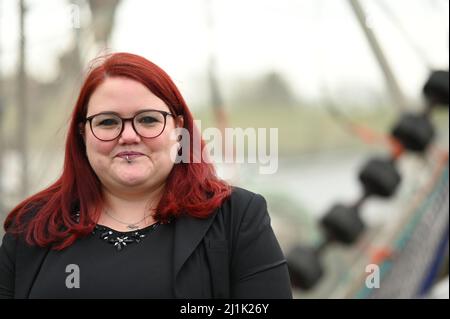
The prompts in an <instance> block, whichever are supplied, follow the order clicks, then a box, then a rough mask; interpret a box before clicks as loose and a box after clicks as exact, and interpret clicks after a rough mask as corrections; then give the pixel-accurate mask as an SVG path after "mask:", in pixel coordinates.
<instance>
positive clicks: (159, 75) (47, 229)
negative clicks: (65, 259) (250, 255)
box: [4, 53, 231, 249]
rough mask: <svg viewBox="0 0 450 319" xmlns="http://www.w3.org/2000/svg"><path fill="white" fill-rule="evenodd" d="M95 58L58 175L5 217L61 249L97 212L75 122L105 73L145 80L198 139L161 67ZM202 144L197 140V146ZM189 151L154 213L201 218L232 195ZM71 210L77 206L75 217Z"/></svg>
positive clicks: (32, 238) (33, 240) (132, 58)
mask: <svg viewBox="0 0 450 319" xmlns="http://www.w3.org/2000/svg"><path fill="white" fill-rule="evenodd" d="M95 61H96V62H99V61H100V64H98V65H96V66H92V68H91V69H90V71H89V73H88V75H87V78H86V80H85V81H84V84H83V86H82V87H81V90H80V94H79V96H78V100H77V102H76V104H75V108H74V110H73V113H72V116H71V120H70V126H69V132H68V135H67V140H66V149H65V159H64V167H63V172H62V174H61V176H60V177H59V179H58V180H57V181H56V182H55V183H54V184H53V185H51V186H50V187H48V188H46V189H44V190H42V191H40V192H39V193H37V194H35V195H33V196H31V197H29V198H27V199H25V200H24V201H23V202H21V203H20V204H19V205H17V206H16V207H15V208H14V209H13V210H12V211H11V212H10V213H9V215H8V217H7V218H6V220H5V224H4V227H5V230H6V231H11V232H13V233H16V234H17V233H23V234H25V239H26V241H27V243H28V244H30V245H38V246H41V247H46V246H52V248H53V249H64V248H66V247H68V246H70V245H71V244H72V243H73V242H74V241H75V240H76V239H77V238H79V237H81V236H84V235H87V234H89V233H91V232H92V230H93V228H94V227H95V223H96V221H97V220H98V217H99V216H100V214H101V211H102V207H103V204H104V202H103V198H102V192H101V183H100V181H99V179H98V178H97V176H96V174H95V173H94V171H93V170H92V168H91V166H90V164H89V162H88V159H87V156H86V149H85V145H84V142H83V138H82V135H81V134H80V128H79V125H80V123H84V121H85V117H86V114H87V105H88V102H89V99H90V97H91V95H92V93H93V92H94V91H95V90H96V88H97V87H98V86H99V85H100V84H101V83H102V82H103V81H104V80H105V79H106V78H108V77H126V78H130V79H133V80H135V81H138V82H140V83H142V84H144V85H145V86H146V87H147V88H148V89H149V90H150V91H151V92H152V93H153V94H155V95H156V96H158V97H159V98H160V99H161V100H163V101H164V102H165V103H166V104H167V106H168V107H169V109H170V111H171V112H172V113H174V114H175V115H177V116H178V115H181V116H183V118H184V128H185V129H187V130H188V131H189V133H190V142H191V145H193V139H194V135H196V137H197V138H199V139H200V140H201V138H200V134H199V132H198V130H197V128H196V127H195V126H194V122H193V117H192V114H191V112H190V111H189V109H188V107H187V105H186V102H185V101H184V99H183V97H182V96H181V94H180V92H179V91H178V89H177V87H176V86H175V84H174V83H173V81H172V80H171V78H170V77H169V76H168V75H167V73H166V72H164V71H163V70H162V69H161V68H160V67H158V66H157V65H155V64H153V63H152V62H150V61H148V60H146V59H145V58H143V57H140V56H138V55H134V54H129V53H115V54H111V55H108V56H106V57H103V58H101V59H97V60H95ZM204 147H205V143H204V141H203V140H201V150H203V148H204ZM189 152H190V163H184V162H181V163H177V164H175V165H174V167H173V169H172V171H171V172H170V174H169V176H168V178H167V180H166V186H165V189H164V193H163V195H162V198H161V200H160V202H159V205H158V207H157V210H156V211H157V215H156V216H155V218H156V219H158V220H160V221H167V220H169V219H170V218H172V217H177V216H179V215H181V214H187V215H190V216H192V217H196V218H205V217H207V216H209V215H210V214H211V213H212V212H213V211H214V209H216V208H217V207H219V206H220V205H221V204H222V203H223V201H224V200H225V199H227V198H228V197H229V196H230V193H231V188H230V186H229V185H227V184H226V183H225V182H224V181H222V180H220V179H219V178H218V177H217V176H216V174H215V170H214V167H213V166H212V164H209V163H207V162H205V161H204V159H203V158H200V160H199V159H198V158H197V156H196V155H195V153H194V150H193V147H190V148H189ZM194 157H196V161H194ZM74 210H79V212H80V215H79V218H78V220H77V218H74V213H75V211H74ZM12 226H13V227H12Z"/></svg>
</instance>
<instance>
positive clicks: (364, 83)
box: [0, 0, 449, 298]
mask: <svg viewBox="0 0 450 319" xmlns="http://www.w3.org/2000/svg"><path fill="white" fill-rule="evenodd" d="M117 51H127V52H132V53H136V54H139V55H142V56H144V57H146V58H148V59H149V60H151V61H152V62H154V63H156V64H158V65H159V66H161V67H162V68H163V69H164V70H166V71H167V72H168V74H169V75H170V76H171V77H172V79H173V80H174V82H175V83H176V85H177V86H178V87H179V89H180V90H181V93H182V94H183V96H184V97H185V99H186V101H187V103H188V105H189V107H190V108H191V110H192V111H193V113H194V116H195V117H196V119H199V120H201V121H202V122H201V123H202V129H205V128H208V127H218V128H220V129H223V128H225V127H240V128H244V129H245V128H267V132H268V129H269V128H278V170H277V171H276V173H274V174H270V175H264V174H260V172H259V170H258V164H252V163H247V164H246V163H244V164H236V165H221V164H220V163H219V164H218V166H217V169H218V172H219V174H220V175H221V176H222V177H223V178H224V179H227V180H229V181H230V182H231V183H233V184H235V185H239V186H241V187H244V188H247V189H250V190H252V191H254V192H258V193H260V194H262V195H264V196H265V198H266V200H267V202H268V208H269V212H270V215H271V218H272V225H273V227H274V230H275V232H276V234H277V236H278V239H279V241H280V244H281V246H282V248H283V251H284V252H285V254H286V255H288V256H289V261H290V269H291V274H292V276H293V278H295V279H296V280H294V281H295V283H296V284H295V286H294V287H293V291H294V296H295V297H296V298H416V297H419V298H422V297H425V298H442V297H443V298H448V215H449V212H448V140H449V127H448V125H449V123H448V122H449V117H448V73H447V74H446V76H445V75H444V78H442V74H440V76H441V77H439V76H438V77H437V78H433V79H432V81H431V84H430V85H431V91H432V92H434V91H433V88H436V90H438V88H440V87H442V85H443V86H444V91H445V88H446V92H447V93H446V94H447V102H446V103H445V101H444V102H442V99H441V100H438V101H436V99H432V96H433V95H432V94H428V95H427V94H424V85H425V83H430V82H429V81H430V75H432V71H435V70H443V71H448V68H449V66H448V64H449V1H448V0H392V1H387V0H360V1H357V0H348V1H347V0H246V1H237V0H189V1H185V0H165V1H157V0H151V1H138V0H104V1H101V0H40V1H37V0H0V221H2V222H3V220H4V218H5V217H6V215H7V213H8V212H9V211H10V210H11V209H12V208H13V207H14V206H15V205H17V204H18V203H19V202H20V201H21V200H22V199H24V198H25V197H26V196H28V195H30V194H32V193H34V192H36V191H38V190H41V189H43V188H45V187H47V186H49V185H50V184H51V183H52V182H53V181H55V179H56V178H57V177H58V176H59V174H60V173H61V169H62V161H63V157H64V140H65V134H66V130H67V124H68V121H69V116H70V113H71V111H72V108H73V106H74V104H75V100H76V98H77V94H78V91H79V88H80V85H81V83H82V81H83V78H84V76H85V74H86V72H87V70H88V66H89V61H90V60H92V59H93V58H95V57H96V56H99V55H101V54H105V53H108V52H117ZM427 81H428V82H427ZM442 81H443V82H442ZM445 81H446V83H445ZM442 83H444V84H442ZM437 104H439V105H441V106H442V104H444V107H433V108H432V110H431V107H432V106H434V105H437ZM445 104H446V105H445ZM427 110H428V111H427ZM429 110H431V111H429ZM408 112H413V113H414V114H425V115H424V116H425V117H426V119H427V121H428V122H426V123H429V124H430V123H431V125H432V128H433V134H432V135H433V139H432V140H431V137H430V139H428V140H427V138H426V137H425V140H427V143H426V144H427V147H426V149H421V150H419V151H418V150H417V149H416V150H415V151H413V152H410V150H411V149H410V148H408V147H404V149H403V150H402V151H400V152H399V150H398V148H395V147H394V146H395V144H393V142H392V139H391V138H390V137H391V135H396V137H401V136H403V135H402V133H398V132H399V131H401V132H404V130H403V129H402V128H405V127H409V130H412V131H414V130H416V129H417V130H419V131H420V132H422V133H423V132H425V133H423V134H422V133H418V135H419V139H420V137H424V136H429V134H428V135H427V132H428V133H429V132H430V129H429V127H428V130H427V125H426V123H425V124H424V128H423V126H422V124H423V122H420V123H419V124H417V122H414V121H413V122H408V121H406V124H405V125H403V124H402V125H403V126H402V128H400V129H399V130H395V128H396V127H397V128H398V126H399V125H400V124H401V123H405V122H401V119H402V118H404V115H405V114H407V113H408ZM419 117H420V116H419ZM420 118H422V117H420ZM408 123H409V125H408ZM411 123H413V124H411ZM414 123H415V124H414ZM400 126H401V125H400ZM411 127H412V128H411ZM418 127H422V128H423V129H422V130H421V129H420V128H419V129H418ZM406 131H408V129H406ZM394 132H396V133H394ZM267 134H268V133H267ZM406 134H407V135H408V132H407V133H406ZM413 135H414V134H413ZM267 138H269V137H267ZM400 139H401V138H400ZM393 154H394V155H393ZM400 155H401V156H400ZM374 157H379V158H383V159H392V158H395V167H394V168H395V172H391V174H390V175H389V173H386V174H387V175H388V176H387V177H386V175H385V172H386V170H383V169H381V171H382V172H381V171H379V170H377V167H374V166H373V165H372V166H371V167H369V168H367V166H366V163H367V161H368V160H370V159H372V158H374ZM247 162H249V161H247ZM387 162H388V163H390V164H392V161H389V160H387ZM383 163H384V164H383V165H385V164H386V163H385V162H383ZM383 165H381V166H383ZM369 166H370V165H369ZM375 166H376V165H375ZM385 166H386V165H385ZM385 166H383V167H384V168H385ZM390 167H391V168H392V165H391V166H390ZM365 169H368V170H369V171H370V172H369V173H368V175H369V176H371V177H369V182H367V178H364V177H361V175H364V176H367V174H362V172H364V170H365ZM380 172H381V173H380ZM396 173H397V175H399V176H401V183H397V184H396V183H395V181H394V182H392V183H393V184H395V185H394V186H395V187H394V186H392V185H393V184H392V183H391V184H389V182H386V183H387V184H389V185H391V186H392V187H393V188H395V193H394V192H391V193H390V194H389V195H388V196H369V195H374V193H373V192H372V193H370V194H368V193H367V187H368V186H367V183H369V184H370V183H376V182H377V179H379V178H381V179H383V176H384V177H385V179H384V181H386V180H388V181H389V180H392V178H393V177H392V176H394V180H395V176H396ZM374 176H375V177H374ZM380 176H381V177H380ZM390 178H391V179H390ZM373 179H375V181H374V180H373ZM380 183H381V184H382V185H385V184H386V183H384V182H383V181H381V182H380ZM383 183H384V184H383ZM386 187H388V188H389V186H386ZM369 188H370V187H369ZM375 193H376V192H375ZM375 195H376V194H375ZM363 203H364V205H362V204H363ZM335 204H342V205H344V206H345V205H347V206H346V207H347V208H348V207H353V208H355V209H356V210H357V212H356V214H354V215H352V216H353V217H352V218H350V221H348V220H349V218H346V217H342V214H341V215H340V214H337V215H339V216H340V217H339V216H338V217H333V218H331V226H329V223H328V224H327V223H326V222H325V223H324V220H328V221H329V220H330V219H327V218H326V217H327V216H330V209H332V208H333V207H334V205H335ZM332 210H333V209H332ZM347 210H348V209H347ZM331 215H333V214H331ZM335 215H336V214H335ZM344 215H345V216H347V217H348V216H350V215H351V212H350V213H349V212H348V211H347V212H346V213H344ZM344 220H345V221H344ZM343 224H344V226H342V227H344V230H343V231H344V235H342V236H343V237H345V235H346V234H349V233H351V234H350V235H352V236H353V235H355V236H353V237H352V236H350V237H352V238H351V239H349V240H345V239H342V236H339V235H336V234H335V235H336V236H335V237H336V238H333V240H331V239H330V238H329V237H330V236H329V233H330V229H331V230H333V229H334V230H335V229H336V227H337V226H336V225H343ZM345 225H350V226H349V227H350V230H349V229H348V227H347V228H345V227H346V226H345ZM354 225H360V226H361V227H359V230H358V229H357V230H355V226H354ZM324 226H325V228H324ZM337 228H339V227H337ZM324 229H325V230H324ZM2 232H3V229H2V230H1V231H0V234H2ZM299 247H303V248H299ZM305 247H307V249H306V250H305ZM305 251H306V253H305ZM368 265H375V266H376V267H375V268H373V269H375V270H374V271H372V272H371V271H370V270H368V268H367V267H368ZM369 268H370V267H369ZM373 269H372V270H373ZM368 280H369V281H370V282H368ZM377 282H379V285H378V287H377ZM370 283H372V284H370Z"/></svg>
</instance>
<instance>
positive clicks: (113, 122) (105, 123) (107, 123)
mask: <svg viewBox="0 0 450 319" xmlns="http://www.w3.org/2000/svg"><path fill="white" fill-rule="evenodd" d="M117 124H118V122H117V120H115V119H104V120H102V121H100V122H99V123H98V125H100V126H111V125H117Z"/></svg>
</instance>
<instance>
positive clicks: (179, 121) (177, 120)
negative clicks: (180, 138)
mask: <svg viewBox="0 0 450 319" xmlns="http://www.w3.org/2000/svg"><path fill="white" fill-rule="evenodd" d="M175 125H176V127H184V117H183V115H178V116H177V117H176V118H175Z"/></svg>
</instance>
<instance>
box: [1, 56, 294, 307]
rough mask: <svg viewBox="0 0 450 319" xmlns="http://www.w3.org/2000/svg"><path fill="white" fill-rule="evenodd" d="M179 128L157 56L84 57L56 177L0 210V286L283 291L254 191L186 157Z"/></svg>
mask: <svg viewBox="0 0 450 319" xmlns="http://www.w3.org/2000/svg"><path fill="white" fill-rule="evenodd" d="M181 128H184V129H185V130H187V131H188V132H189V136H190V137H189V138H190V142H191V143H192V141H193V138H194V136H193V135H194V134H198V132H197V131H196V129H195V128H194V126H193V118H192V115H191V113H190V111H189V109H188V107H187V105H186V103H185V102H184V100H183V98H182V96H181V94H180V92H179V91H178V89H177V88H176V86H175V84H174V83H173V82H172V80H171V79H170V77H169V76H168V75H167V74H166V73H165V72H164V71H163V70H162V69H160V68H159V67H158V66H156V65H155V64H153V63H151V62H149V61H148V60H146V59H144V58H143V57H140V56H137V55H133V54H128V53H117V54H112V55H110V56H107V57H106V58H104V59H102V60H101V61H100V64H98V65H97V66H95V67H92V68H91V70H90V72H89V74H88V76H87V78H86V80H85V82H84V84H83V86H82V88H81V91H80V95H79V97H78V100H77V103H76V105H75V109H74V111H73V114H72V118H71V123H70V127H69V132H68V136H67V142H66V156H65V160H64V169H63V173H62V175H61V177H60V178H59V179H58V180H57V181H56V182H55V183H54V184H53V185H51V186H50V187H48V188H47V189H45V190H43V191H41V192H39V193H38V194H35V195H33V196H31V197H30V198H28V199H26V200H25V201H23V202H22V203H20V204H19V205H18V206H17V207H16V208H14V209H13V210H12V212H11V213H10V214H9V215H8V217H7V219H6V221H5V231H6V234H5V236H4V239H3V243H2V246H1V249H0V296H1V297H5V298H291V297H292V296H291V290H290V282H289V276H288V271H287V266H286V262H285V259H284V256H283V253H282V251H281V249H280V247H279V244H278V242H277V240H276V238H275V236H274V233H273V231H272V228H271V226H270V219H269V216H268V213H267V209H266V203H265V200H264V199H263V197H261V196H260V195H256V194H253V193H251V192H248V191H246V190H243V189H239V188H232V187H230V186H228V185H227V184H226V183H225V182H223V181H221V180H219V179H218V178H217V177H216V175H215V173H214V169H213V167H212V166H211V164H208V163H207V161H204V160H203V159H201V160H200V161H198V159H197V161H194V159H195V158H194V156H195V151H194V150H193V149H192V148H191V147H186V146H185V145H182V144H181V141H180V140H179V139H177V138H173V137H174V136H177V132H179V129H181ZM197 138H198V136H197ZM203 146H204V143H203V141H202V143H201V148H202V149H203ZM174 150H175V151H174ZM183 151H188V152H189V156H188V159H190V160H189V161H184V162H177V161H176V158H175V157H176V156H177V154H178V155H179V154H180V153H182V152H183ZM174 155H175V156H174Z"/></svg>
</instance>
